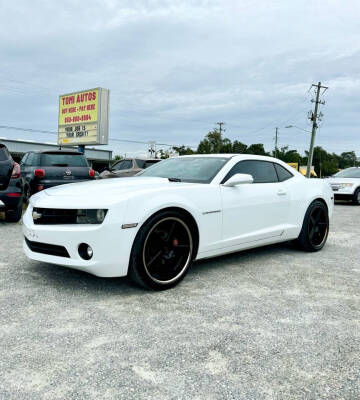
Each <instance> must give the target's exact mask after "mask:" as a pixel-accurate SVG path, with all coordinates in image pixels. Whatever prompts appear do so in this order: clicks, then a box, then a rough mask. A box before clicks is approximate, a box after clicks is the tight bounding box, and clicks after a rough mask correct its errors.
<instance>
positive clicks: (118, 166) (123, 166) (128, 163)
mask: <svg viewBox="0 0 360 400" xmlns="http://www.w3.org/2000/svg"><path fill="white" fill-rule="evenodd" d="M130 168H132V161H131V160H123V161H119V162H118V163H117V164H115V165H113V166H112V168H111V169H113V170H115V171H119V170H122V169H130Z"/></svg>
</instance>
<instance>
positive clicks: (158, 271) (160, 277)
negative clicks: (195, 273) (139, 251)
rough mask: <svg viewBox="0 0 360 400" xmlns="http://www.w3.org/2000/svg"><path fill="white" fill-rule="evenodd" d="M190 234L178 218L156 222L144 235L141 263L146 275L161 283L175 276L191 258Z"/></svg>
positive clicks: (172, 279) (184, 268) (171, 279)
mask: <svg viewBox="0 0 360 400" xmlns="http://www.w3.org/2000/svg"><path fill="white" fill-rule="evenodd" d="M192 248H193V241H192V236H191V232H190V230H189V228H188V227H187V225H186V224H185V223H184V222H183V221H182V220H181V219H179V218H176V217H167V218H164V219H161V220H160V221H158V222H157V223H156V224H155V225H154V226H153V227H152V228H151V229H150V231H149V233H148V234H147V236H146V239H145V242H144V247H143V263H144V267H145V271H146V273H147V274H148V276H149V277H150V278H151V279H152V280H153V281H155V282H157V283H160V284H165V283H171V282H173V281H174V280H176V279H178V278H179V277H180V276H181V275H182V274H183V272H184V271H185V270H186V268H187V266H188V265H189V263H190V261H191V254H192Z"/></svg>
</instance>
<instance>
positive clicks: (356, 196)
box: [352, 188, 360, 206]
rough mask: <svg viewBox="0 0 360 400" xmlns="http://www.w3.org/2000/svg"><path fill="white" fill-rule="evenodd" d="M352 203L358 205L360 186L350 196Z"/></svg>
mask: <svg viewBox="0 0 360 400" xmlns="http://www.w3.org/2000/svg"><path fill="white" fill-rule="evenodd" d="M352 202H353V204H356V205H357V206H359V205H360V188H357V189H356V190H355V193H354V196H353V198H352Z"/></svg>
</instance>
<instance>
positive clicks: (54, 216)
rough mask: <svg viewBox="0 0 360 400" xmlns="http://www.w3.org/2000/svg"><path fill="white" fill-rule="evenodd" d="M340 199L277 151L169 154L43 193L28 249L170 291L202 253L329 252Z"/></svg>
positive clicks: (27, 217)
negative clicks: (129, 173) (290, 245)
mask: <svg viewBox="0 0 360 400" xmlns="http://www.w3.org/2000/svg"><path fill="white" fill-rule="evenodd" d="M333 196H334V195H333V192H332V190H331V187H330V185H329V184H328V183H327V182H326V181H324V180H322V179H306V178H304V177H303V176H302V175H301V174H300V173H298V172H297V171H295V170H294V169H293V168H292V167H290V166H288V165H287V164H285V163H284V162H282V161H280V160H277V159H275V158H271V157H264V156H254V155H253V156H251V155H245V154H243V155H231V154H218V155H194V156H182V157H176V158H169V159H167V160H164V161H162V162H161V163H158V164H156V165H154V166H153V167H151V168H148V169H145V170H144V171H143V172H142V173H140V175H138V176H136V177H133V178H124V179H119V180H116V179H103V180H97V181H96V182H94V183H92V184H89V183H80V184H78V185H67V186H62V187H57V188H52V189H49V190H46V191H44V192H40V193H37V194H36V195H35V196H33V197H32V198H31V199H30V206H29V207H28V209H27V211H26V213H25V214H24V217H23V223H24V225H23V226H24V231H23V232H24V235H25V241H24V250H25V253H26V255H27V256H28V257H29V258H30V259H33V260H38V261H44V262H50V263H53V264H60V265H65V266H68V267H71V268H76V269H79V270H82V271H86V272H89V273H92V274H94V275H97V276H103V277H115V276H125V275H127V274H128V275H129V276H130V277H131V279H132V280H133V281H135V282H136V283H138V284H140V285H142V286H145V287H147V288H151V289H155V290H161V289H167V288H170V287H172V286H174V285H176V284H177V283H178V282H180V281H181V280H182V279H183V278H184V276H185V274H186V272H187V271H188V269H189V267H190V265H191V262H192V261H193V260H195V259H196V260H199V259H202V258H208V257H213V256H218V255H221V254H225V253H232V252H236V251H239V250H244V249H248V248H252V247H258V246H263V245H267V244H271V243H277V242H285V241H289V240H294V239H296V240H297V242H298V244H299V246H300V247H301V248H302V249H303V250H306V251H319V250H321V249H322V248H323V247H324V245H325V243H326V239H327V236H328V232H329V218H330V216H331V214H332V211H333V206H334V201H333ZM268 267H269V268H271V265H269V266H268Z"/></svg>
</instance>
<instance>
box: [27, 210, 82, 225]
mask: <svg viewBox="0 0 360 400" xmlns="http://www.w3.org/2000/svg"><path fill="white" fill-rule="evenodd" d="M77 211H78V210H74V209H72V210H71V209H60V208H37V207H34V208H33V221H34V224H35V225H57V224H76V218H77Z"/></svg>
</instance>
